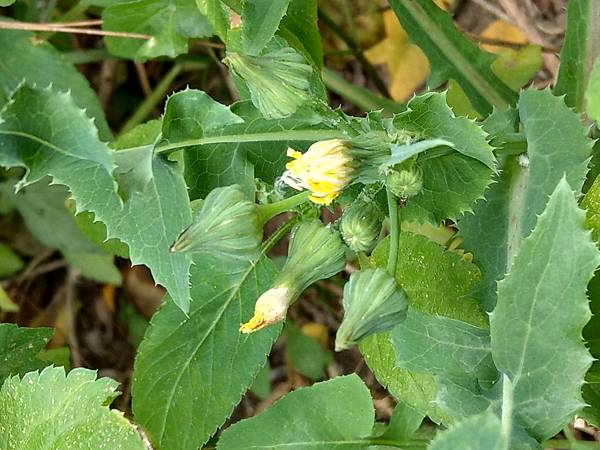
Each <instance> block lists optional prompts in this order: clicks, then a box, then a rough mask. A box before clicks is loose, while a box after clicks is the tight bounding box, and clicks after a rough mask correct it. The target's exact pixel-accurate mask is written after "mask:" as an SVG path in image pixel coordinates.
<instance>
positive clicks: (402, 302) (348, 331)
mask: <svg viewBox="0 0 600 450" xmlns="http://www.w3.org/2000/svg"><path fill="white" fill-rule="evenodd" d="M343 303H344V319H343V320H342V324H341V325H340V327H339V329H338V331H337V334H336V337H335V350H336V351H340V350H344V349H347V348H350V347H353V346H355V345H356V344H357V343H358V342H359V341H360V340H362V339H363V338H365V337H367V336H369V335H371V334H374V333H379V332H382V331H387V330H390V329H392V328H393V327H394V326H396V325H397V324H398V323H400V322H401V321H403V320H404V319H405V318H406V310H407V308H408V298H407V296H406V293H405V292H404V290H403V289H402V288H400V287H399V286H398V284H397V283H396V280H395V279H394V278H393V277H392V276H391V275H390V274H389V273H388V272H387V271H386V270H384V269H367V270H363V271H360V272H354V273H353V274H352V275H350V280H349V281H348V283H346V285H345V286H344V299H343Z"/></svg>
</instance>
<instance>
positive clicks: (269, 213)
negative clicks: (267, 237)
mask: <svg viewBox="0 0 600 450" xmlns="http://www.w3.org/2000/svg"><path fill="white" fill-rule="evenodd" d="M309 195H310V191H304V192H300V193H299V194H296V195H293V196H291V197H288V198H284V199H283V200H280V201H278V202H275V203H269V204H266V205H259V206H258V207H257V209H258V215H259V217H260V220H261V222H262V223H263V224H265V223H267V222H268V221H269V220H270V219H272V218H273V217H275V216H278V215H279V214H281V213H284V212H287V211H292V210H293V209H294V208H296V207H297V206H298V205H301V204H302V203H305V202H306V201H307V200H308V196H309Z"/></svg>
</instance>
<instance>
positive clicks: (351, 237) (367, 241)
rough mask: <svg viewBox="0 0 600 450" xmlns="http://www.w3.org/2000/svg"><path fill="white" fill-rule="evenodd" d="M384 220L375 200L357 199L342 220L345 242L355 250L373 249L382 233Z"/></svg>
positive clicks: (341, 228) (341, 229) (341, 230)
mask: <svg viewBox="0 0 600 450" xmlns="http://www.w3.org/2000/svg"><path fill="white" fill-rule="evenodd" d="M382 220H383V213H382V212H381V210H380V209H379V207H378V206H377V204H376V203H375V201H374V200H370V201H369V200H363V199H357V200H355V201H354V202H353V203H352V204H351V205H350V206H348V208H346V209H345V210H344V214H343V215H342V219H341V220H340V232H341V233H342V238H343V239H344V242H345V243H346V245H347V246H348V247H349V248H350V250H353V251H355V252H366V251H370V250H372V249H373V247H374V246H375V243H376V242H377V239H378V238H379V234H380V233H381V223H382Z"/></svg>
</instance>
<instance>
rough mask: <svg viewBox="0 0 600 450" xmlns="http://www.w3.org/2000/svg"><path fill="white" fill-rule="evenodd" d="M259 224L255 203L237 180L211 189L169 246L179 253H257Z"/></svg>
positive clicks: (244, 255)
mask: <svg viewBox="0 0 600 450" xmlns="http://www.w3.org/2000/svg"><path fill="white" fill-rule="evenodd" d="M262 234H263V231H262V227H261V225H260V219H259V215H258V211H257V208H256V205H255V204H254V203H252V202H251V201H249V200H248V199H246V197H245V195H244V193H243V192H242V189H241V187H240V186H238V185H237V184H234V185H232V186H227V187H222V188H216V189H213V190H212V191H211V192H210V194H208V195H207V196H206V199H205V200H204V202H203V203H202V207H201V208H200V209H199V210H198V211H197V212H196V213H195V214H194V219H193V221H192V224H191V225H190V226H189V227H188V228H186V229H185V230H184V231H183V233H181V234H180V235H179V237H178V238H177V240H176V241H175V242H174V243H173V245H172V246H171V251H172V252H178V253H187V252H190V253H199V252H207V253H215V254H219V255H225V256H227V257H230V258H234V259H249V258H252V257H255V256H256V255H258V252H259V249H260V243H261V241H262Z"/></svg>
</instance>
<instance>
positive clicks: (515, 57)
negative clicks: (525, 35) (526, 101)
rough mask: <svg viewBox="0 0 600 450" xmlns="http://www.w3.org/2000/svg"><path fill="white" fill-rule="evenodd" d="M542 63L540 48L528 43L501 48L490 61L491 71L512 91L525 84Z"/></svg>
mask: <svg viewBox="0 0 600 450" xmlns="http://www.w3.org/2000/svg"><path fill="white" fill-rule="evenodd" d="M541 65H542V49H541V48H540V47H539V46H537V45H528V46H526V47H523V48H520V49H518V50H513V49H511V48H508V49H505V50H502V52H500V54H499V55H498V58H497V59H496V60H495V61H494V62H493V63H492V65H491V68H492V71H493V72H494V73H495V74H496V75H497V76H498V78H500V79H501V80H502V81H503V82H504V83H506V85H507V86H508V87H510V88H511V89H512V90H513V91H518V90H519V89H521V88H522V87H523V86H525V85H526V84H527V83H528V82H529V81H531V79H532V78H533V77H534V76H535V74H536V73H537V72H538V71H539V70H540V66H541Z"/></svg>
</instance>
